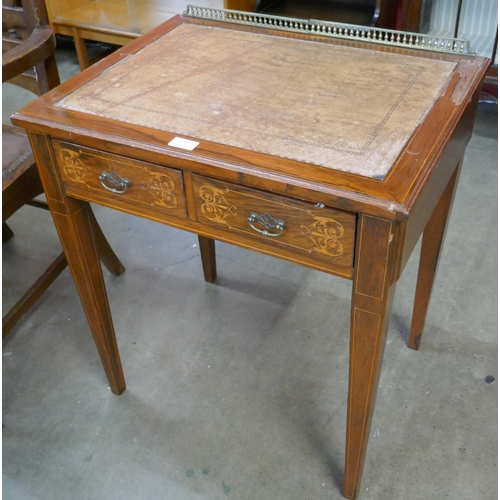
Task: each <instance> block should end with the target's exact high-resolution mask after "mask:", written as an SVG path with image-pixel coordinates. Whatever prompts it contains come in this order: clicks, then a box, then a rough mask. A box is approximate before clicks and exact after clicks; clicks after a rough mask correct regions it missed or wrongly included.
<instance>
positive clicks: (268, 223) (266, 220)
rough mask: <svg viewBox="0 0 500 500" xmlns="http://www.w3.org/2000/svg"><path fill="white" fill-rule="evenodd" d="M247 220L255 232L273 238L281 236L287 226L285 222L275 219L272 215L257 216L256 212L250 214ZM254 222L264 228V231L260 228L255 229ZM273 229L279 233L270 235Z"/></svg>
mask: <svg viewBox="0 0 500 500" xmlns="http://www.w3.org/2000/svg"><path fill="white" fill-rule="evenodd" d="M247 220H248V224H250V227H251V228H252V229H253V230H254V231H257V232H258V233H259V234H262V236H273V237H277V236H281V234H282V233H283V230H284V229H285V226H286V224H285V221H284V220H281V219H275V218H274V217H273V216H272V215H269V214H262V215H257V214H256V213H255V212H250V214H249V216H248V219H247ZM254 222H256V223H257V224H259V225H261V226H263V227H264V229H259V228H258V227H255V226H254V225H253V223H254ZM273 229H276V230H277V231H276V232H273V233H270V232H269V231H271V230H273Z"/></svg>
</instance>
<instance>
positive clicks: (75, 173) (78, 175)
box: [59, 149, 90, 183]
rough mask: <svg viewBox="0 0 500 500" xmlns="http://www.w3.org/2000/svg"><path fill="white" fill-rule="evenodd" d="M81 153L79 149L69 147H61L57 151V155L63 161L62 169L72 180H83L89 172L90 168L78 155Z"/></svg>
mask: <svg viewBox="0 0 500 500" xmlns="http://www.w3.org/2000/svg"><path fill="white" fill-rule="evenodd" d="M81 154H82V152H81V151H79V152H76V151H72V150H71V149H61V150H60V151H59V157H60V158H61V160H62V161H63V163H64V166H63V171H64V174H65V175H66V177H68V179H70V180H72V181H73V182H82V183H84V182H85V177H87V175H89V174H90V168H89V167H88V166H86V165H85V164H84V163H83V162H82V160H80V158H79V156H80V155H81Z"/></svg>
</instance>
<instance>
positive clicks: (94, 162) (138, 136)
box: [13, 16, 489, 498]
mask: <svg viewBox="0 0 500 500" xmlns="http://www.w3.org/2000/svg"><path fill="white" fill-rule="evenodd" d="M186 24H189V25H191V26H202V27H206V26H212V27H217V28H221V29H225V30H228V31H230V32H241V31H244V32H246V33H248V34H258V35H259V36H268V37H270V38H269V40H270V39H271V38H273V39H278V40H283V39H287V40H288V41H291V42H292V43H297V44H299V43H300V44H301V43H303V41H304V40H308V41H309V42H314V43H313V44H312V45H311V46H313V47H316V48H317V50H318V51H321V50H322V48H325V47H326V45H328V46H329V47H332V46H333V47H341V48H342V50H343V48H346V47H351V48H355V49H357V50H359V51H362V52H363V51H370V52H372V51H373V52H374V53H376V54H377V55H380V54H382V53H387V54H398V55H403V56H412V57H413V58H419V59H420V60H421V61H422V65H424V63H429V62H433V61H441V62H447V63H452V67H453V69H452V70H451V73H450V75H449V77H448V78H447V79H446V82H445V84H444V86H443V88H442V89H441V90H440V92H439V94H438V95H437V98H436V99H433V100H431V101H430V105H429V109H428V110H427V111H426V113H424V115H423V116H422V118H421V120H418V121H416V122H415V123H414V127H413V132H412V133H411V135H410V137H409V139H408V140H407V141H406V143H404V144H403V145H402V147H401V150H400V152H399V154H398V155H396V157H395V160H394V161H393V165H392V167H391V168H390V169H389V170H388V172H387V173H386V175H384V176H382V177H380V176H379V177H378V178H377V177H370V176H368V175H359V174H354V173H351V172H346V171H342V170H340V169H335V168H327V167H324V166H321V165H318V164H313V163H308V162H307V161H298V160H294V159H291V158H287V157H285V156H286V155H284V154H272V153H270V152H261V151H256V150H252V149H251V148H247V147H239V146H238V143H237V141H236V142H235V141H229V140H228V141H226V142H224V141H222V140H221V141H220V142H215V141H214V142H211V141H209V140H206V139H203V138H201V137H198V136H189V135H183V134H179V133H175V132H174V131H172V130H169V127H168V120H166V123H167V125H166V126H159V125H156V124H149V125H148V124H138V123H130V120H129V121H128V122H127V121H124V120H119V119H113V117H112V116H111V117H110V116H107V117H104V116H98V114H96V113H94V114H92V113H90V112H88V113H86V112H85V111H77V110H74V109H65V108H64V107H62V106H61V101H62V100H63V99H65V102H68V101H67V100H69V101H71V99H72V97H71V94H73V93H75V95H77V96H78V95H80V96H81V95H82V94H81V93H79V89H82V87H83V86H84V85H86V84H87V83H89V82H92V81H93V80H95V79H96V78H98V77H99V75H102V74H103V72H104V71H105V70H108V71H107V72H106V74H108V75H111V74H112V72H111V70H110V68H111V67H112V66H114V65H116V64H119V63H120V61H125V60H126V59H127V58H131V59H129V60H134V59H133V57H134V54H136V53H139V54H138V57H140V51H141V50H142V49H144V48H147V47H148V46H150V45H151V44H153V43H154V42H155V41H157V40H158V39H159V38H161V37H162V36H165V35H167V34H169V33H171V32H172V31H175V30H176V29H177V28H178V27H181V28H182V26H183V25H186ZM172 50H175V47H172ZM241 50H244V47H242V48H241ZM214 56H215V54H214ZM157 62H158V64H160V66H161V59H160V60H158V61H157ZM189 62H190V61H189V59H188V58H186V59H185V62H184V63H185V64H187V65H189ZM488 62H489V61H488V60H486V59H484V58H479V57H474V56H460V55H454V54H443V53H434V52H426V51H421V50H414V49H403V48H395V47H387V46H382V45H377V44H370V43H365V42H357V41H347V40H339V39H334V38H327V37H321V36H312V35H307V34H298V33H290V32H283V31H277V30H272V29H263V28H257V27H244V26H235V25H230V24H229V23H222V22H215V21H208V20H196V19H192V18H183V17H181V16H177V17H175V18H173V19H172V20H170V21H168V22H167V23H165V24H163V25H162V26H159V27H158V28H156V29H155V30H153V31H152V32H150V33H148V34H146V35H144V36H143V37H141V38H139V39H137V40H136V41H134V42H133V43H131V44H130V45H128V46H126V47H124V48H123V49H121V50H119V51H117V52H116V53H114V54H113V55H111V56H110V57H109V58H107V59H105V60H103V61H101V62H100V63H98V64H96V65H95V66H93V67H91V68H89V69H88V70H86V71H85V72H83V73H81V74H79V75H77V76H76V77H75V78H73V79H72V80H70V81H68V82H66V83H65V84H63V85H61V86H60V87H59V88H57V89H56V90H54V91H53V92H51V93H50V94H47V95H46V96H43V97H42V98H40V99H39V100H37V101H36V102H34V103H32V104H30V105H28V106H27V107H26V108H24V109H23V110H22V111H20V112H19V113H16V114H15V115H14V118H13V119H14V121H15V123H16V124H18V125H20V126H23V127H25V128H27V129H28V131H29V137H30V140H31V144H32V147H33V150H34V152H35V156H36V159H37V163H38V166H39V169H40V174H41V177H42V182H43V184H44V188H45V191H46V193H47V198H48V201H49V205H50V207H51V210H52V212H53V214H54V219H55V223H56V225H57V228H58V231H59V234H60V237H61V240H62V243H63V246H64V248H65V250H66V255H67V259H68V262H69V265H70V268H71V271H72V273H73V277H74V279H75V282H76V284H77V288H78V290H79V293H80V296H81V299H82V302H83V303H84V306H85V311H86V314H87V318H88V320H89V323H90V326H91V330H92V333H93V335H94V339H95V342H96V345H97V348H98V350H99V353H100V355H101V359H102V361H103V365H104V369H105V371H106V375H107V377H108V380H109V383H110V387H111V389H112V391H113V392H114V393H115V394H120V393H121V392H122V391H123V390H124V389H125V382H124V376H123V371H122V368H121V360H120V357H119V353H118V349H117V345H116V339H115V333H114V329H113V323H112V319H111V314H110V311H109V306H108V302H107V297H106V290H105V287H104V284H103V280H102V274H101V270H100V266H99V265H98V252H97V248H96V245H95V244H94V237H93V230H92V225H91V223H90V220H89V202H90V201H92V202H96V203H100V204H102V205H104V206H108V207H110V208H114V209H117V210H121V211H124V212H127V213H131V214H135V215H138V216H141V217H144V218H147V219H150V220H155V221H157V222H161V223H164V224H168V225H171V226H174V227H177V228H181V229H185V230H187V231H191V232H193V233H196V234H198V235H199V237H200V240H199V241H200V250H201V256H202V262H203V267H204V273H205V279H206V280H207V281H210V282H211V281H213V280H215V279H216V267H215V249H214V245H213V240H214V239H217V240H220V241H224V242H228V243H232V244H235V245H238V246H241V247H244V248H249V249H253V250H256V251H259V252H262V253H266V254H269V255H273V256H276V257H280V258H283V259H287V260H290V261H292V262H296V263H299V264H302V265H306V266H309V267H312V268H315V269H320V270H323V271H325V272H329V273H332V274H336V275H338V276H343V277H345V278H347V279H352V281H353V294H352V305H351V332H350V336H351V344H350V369H349V372H350V373H349V396H348V414H347V439H346V463H345V480H344V495H345V496H346V497H347V498H355V497H356V496H357V493H358V491H359V486H360V481H361V473H362V468H363V463H364V457H365V453H366V447H367V443H368V436H369V429H370V421H371V416H372V413H373V408H374V405H375V394H376V389H377V386H378V378H379V373H380V368H381V364H382V357H383V351H384V344H385V336H386V334H387V326H388V322H389V318H390V312H391V304H392V298H393V295H394V290H395V284H396V282H397V280H398V278H399V276H400V275H401V272H402V270H403V268H404V266H405V264H406V262H407V260H408V258H409V255H410V254H411V252H412V250H413V248H414V246H415V245H416V243H417V241H418V239H419V237H420V235H421V234H422V233H423V232H424V247H423V257H422V259H421V265H420V273H419V279H418V281H419V284H418V288H417V297H416V305H415V310H414V318H413V324H414V325H415V326H414V328H413V330H412V332H413V333H412V340H411V341H410V347H413V348H416V347H417V345H416V344H417V343H418V339H419V336H420V334H421V331H422V328H423V324H424V320H425V316H426V312H427V305H428V302H429V297H430V292H431V288H432V281H433V277H434V274H435V263H436V262H437V257H438V255H439V251H440V248H441V246H442V241H443V237H444V228H445V226H446V220H447V216H448V213H449V211H450V209H451V201H452V198H453V192H454V189H455V186H456V184H457V180H458V174H459V168H458V167H459V165H460V164H461V162H462V159H463V155H464V151H465V147H466V145H467V143H468V140H469V138H470V136H471V132H472V126H473V122H474V115H475V110H476V106H477V102H478V98H479V92H478V88H479V86H480V84H481V81H482V79H483V77H484V74H485V71H486V69H487V68H488ZM213 68H214V69H213V71H214V72H215V73H216V72H217V65H215V66H213ZM271 68H272V66H271ZM196 69H197V68H194V73H196ZM147 73H148V72H145V73H144V74H145V75H146V74H147ZM311 81H314V79H311ZM115 83H118V84H119V83H120V82H119V81H117V82H115ZM153 83H154V82H153ZM136 84H137V85H139V87H138V88H145V87H147V85H148V84H151V81H149V83H148V82H146V81H144V82H138V83H136ZM345 84H346V85H345V87H347V86H349V84H350V82H349V79H348V75H347V74H346V82H345ZM371 84H372V85H378V86H380V89H381V91H382V89H383V88H384V82H383V81H373V82H372V83H371ZM141 85H142V87H141ZM156 85H158V86H160V88H161V85H163V83H162V82H160V81H158V80H157V82H156ZM164 85H165V87H164V90H166V89H168V85H167V83H165V84H164ZM129 90H130V88H129ZM289 90H290V87H289V86H287V83H286V82H285V83H284V86H283V89H282V91H283V92H287V91H289ZM122 91H125V92H126V91H127V88H125V89H122ZM186 91H189V88H188V87H187V86H186ZM234 91H235V92H236V91H237V89H234ZM302 91H303V97H304V98H305V97H306V96H311V95H314V89H311V88H303V90H302ZM116 95H118V94H116ZM108 97H109V98H110V99H112V98H113V92H112V89H108ZM229 97H230V96H229ZM312 103H313V104H314V99H313V100H312ZM209 104H210V102H207V105H209ZM293 104H294V103H293V102H291V103H290V106H293ZM313 104H312V106H313ZM352 106H353V108H356V102H355V101H353V102H352ZM237 111H238V110H237V109H235V110H234V112H235V113H236V112H237ZM368 111H369V109H358V110H357V111H356V112H358V113H360V114H362V113H363V112H368ZM334 112H335V110H332V113H333V114H334ZM160 115H161V112H160ZM158 120H159V121H161V116H160V118H158ZM238 133H241V132H238ZM262 133H263V134H265V133H266V130H265V126H264V127H263V132H262ZM178 136H180V137H181V138H183V139H188V140H193V141H196V142H197V143H199V144H198V145H197V146H196V147H194V149H192V150H186V149H182V148H178V147H175V146H169V145H168V144H169V142H170V141H172V140H173V139H174V138H175V137H178ZM103 171H104V172H106V173H107V175H109V174H111V173H112V172H116V173H118V174H119V175H120V177H121V178H122V179H123V178H124V177H126V178H127V179H129V180H130V181H131V184H130V185H129V186H128V187H127V189H126V190H124V188H123V186H124V185H123V184H117V186H118V187H119V190H121V191H123V190H124V192H123V193H116V192H115V193H112V192H110V191H109V190H107V189H105V188H104V187H102V186H101V185H100V181H99V176H100V175H101V173H102V172H103ZM108 187H109V186H108ZM252 212H258V215H265V214H268V215H271V216H272V219H273V220H274V221H275V222H276V221H277V220H282V221H283V222H285V223H286V224H285V225H283V226H281V229H280V228H279V226H276V224H275V225H274V226H272V227H270V228H266V226H265V225H260V226H259V225H257V226H256V227H257V229H258V230H259V231H257V230H255V229H252V228H251V227H250V225H249V223H247V219H248V217H249V216H250V214H251V213H252ZM339 226H340V227H339ZM264 230H265V231H264ZM269 233H272V234H269ZM280 238H281V240H280ZM417 338H418V339H417Z"/></svg>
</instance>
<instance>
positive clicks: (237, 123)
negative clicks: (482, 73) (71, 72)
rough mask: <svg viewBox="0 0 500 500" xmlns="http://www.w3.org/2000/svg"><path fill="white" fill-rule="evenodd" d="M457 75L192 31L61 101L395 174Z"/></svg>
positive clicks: (324, 49)
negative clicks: (416, 132) (413, 136)
mask: <svg viewBox="0 0 500 500" xmlns="http://www.w3.org/2000/svg"><path fill="white" fill-rule="evenodd" d="M454 68H455V63H450V62H445V61H437V60H430V59H426V58H424V57H422V58H420V57H412V56H405V55H399V54H391V53H384V52H378V51H371V50H366V49H357V48H349V47H340V46H336V45H329V44H321V43H318V42H310V41H304V40H294V39H287V38H280V37H276V36H269V35H261V34H255V33H247V32H242V31H234V30H230V29H219V28H211V27H205V26H199V25H189V24H184V25H181V26H179V27H178V28H176V29H175V30H173V31H172V32H170V33H168V34H167V35H165V36H163V37H162V38H160V39H159V40H157V41H156V42H155V43H153V44H151V45H149V46H147V47H146V48H144V49H143V50H141V51H140V52H138V53H137V54H135V55H133V56H130V57H129V58H128V59H126V60H124V61H122V62H120V63H118V64H116V65H115V66H113V67H111V68H110V69H109V70H107V71H106V72H104V73H103V74H101V75H100V76H99V77H97V78H95V79H94V80H93V81H91V82H89V83H88V84H87V85H85V86H84V87H82V88H80V89H78V90H76V91H75V92H74V93H73V94H71V95H69V96H68V97H66V98H65V99H63V100H62V101H60V102H59V103H57V104H56V106H59V107H62V108H65V109H71V110H76V111H81V112H84V113H89V114H93V115H97V116H102V117H106V118H110V119H114V120H118V121H124V122H128V123H133V124H136V125H143V126H147V127H151V128H155V129H159V130H164V131H168V132H173V133H175V134H179V135H181V136H182V135H186V136H190V137H195V138H199V139H201V140H208V141H213V142H217V143H222V144H227V145H231V146H237V147H240V148H245V149H249V150H253V151H259V152H263V153H268V154H273V155H276V156H280V157H284V158H291V159H294V160H299V161H305V162H308V163H313V164H316V165H321V166H325V167H328V168H332V169H336V170H341V171H347V172H353V173H357V174H360V175H363V176H367V177H377V178H383V177H384V176H385V174H386V173H387V172H388V171H389V169H390V168H391V166H392V164H393V163H394V161H395V159H396V158H397V156H398V155H399V153H400V152H401V150H402V148H403V147H404V145H405V143H406V142H407V140H408V138H409V137H410V135H411V133H412V132H413V130H414V129H415V127H416V126H417V125H418V124H419V123H420V122H421V121H422V119H423V118H424V117H425V115H426V113H427V111H428V110H429V109H430V107H431V106H432V104H433V103H434V101H435V100H436V99H437V98H438V97H439V95H440V94H441V92H442V90H443V88H444V86H445V84H446V82H447V81H448V79H449V77H450V75H451V73H452V71H453V69H454Z"/></svg>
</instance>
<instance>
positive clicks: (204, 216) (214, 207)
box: [193, 175, 356, 268]
mask: <svg viewBox="0 0 500 500" xmlns="http://www.w3.org/2000/svg"><path fill="white" fill-rule="evenodd" d="M193 188H194V198H195V206H196V214H197V218H198V222H199V223H201V224H205V225H210V226H215V227H218V228H220V229H226V230H230V231H232V232H233V233H235V234H238V235H239V236H240V237H242V238H244V239H248V238H251V239H252V241H258V242H259V243H260V244H261V245H264V246H276V247H279V248H282V249H285V250H288V251H290V252H293V253H295V254H296V255H301V256H304V257H305V258H306V259H305V260H306V261H307V260H308V261H310V262H314V261H317V262H321V263H323V264H326V265H327V266H329V265H330V266H340V267H349V268H351V267H352V266H353V255H354V235H355V227H356V215H354V214H351V213H349V212H343V211H341V210H334V209H331V208H326V207H322V206H317V205H314V204H312V203H308V202H304V201H297V200H293V199H290V198H285V197H282V196H277V195H272V194H269V193H265V192H261V191H257V190H254V189H248V188H244V187H241V186H236V185H234V184H229V183H226V182H222V181H217V180H214V179H208V178H206V177H201V176H198V175H193ZM249 219H250V220H249ZM252 226H253V227H252ZM302 260H304V259H302Z"/></svg>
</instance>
